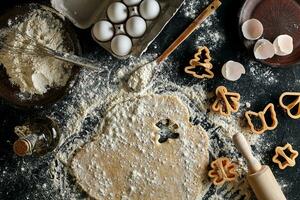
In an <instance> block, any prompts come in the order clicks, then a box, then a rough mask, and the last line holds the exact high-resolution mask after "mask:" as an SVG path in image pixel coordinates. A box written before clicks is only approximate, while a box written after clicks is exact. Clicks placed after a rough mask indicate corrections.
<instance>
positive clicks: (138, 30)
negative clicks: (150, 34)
mask: <svg viewBox="0 0 300 200" xmlns="http://www.w3.org/2000/svg"><path fill="white" fill-rule="evenodd" d="M146 27H147V25H146V22H145V20H144V19H143V18H141V17H139V16H133V17H131V18H129V19H128V20H127V22H126V32H127V33H128V35H129V36H131V37H134V38H137V37H141V36H143V35H144V33H145V31H146Z"/></svg>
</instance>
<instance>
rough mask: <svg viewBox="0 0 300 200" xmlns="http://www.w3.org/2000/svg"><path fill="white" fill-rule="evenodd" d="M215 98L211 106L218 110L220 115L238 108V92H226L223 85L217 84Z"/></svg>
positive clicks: (228, 113) (227, 113)
mask: <svg viewBox="0 0 300 200" xmlns="http://www.w3.org/2000/svg"><path fill="white" fill-rule="evenodd" d="M216 96H217V97H216V100H215V101H214V103H213V104H212V106H211V109H212V110H213V111H214V112H218V113H220V114H221V115H224V116H229V115H231V113H233V112H237V111H238V110H239V101H240V98H241V96H240V94H239V93H235V92H228V90H227V88H226V87H224V86H219V87H218V88H217V89H216Z"/></svg>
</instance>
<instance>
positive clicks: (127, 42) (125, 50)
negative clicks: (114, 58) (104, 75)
mask: <svg viewBox="0 0 300 200" xmlns="http://www.w3.org/2000/svg"><path fill="white" fill-rule="evenodd" d="M131 48H132V42H131V39H130V38H129V37H128V36H126V35H117V36H115V37H114V38H113V39H112V41H111V50H112V51H113V53H114V54H116V55H118V56H126V55H128V54H129V53H130V51H131Z"/></svg>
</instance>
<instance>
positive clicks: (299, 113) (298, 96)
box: [279, 92, 300, 119]
mask: <svg viewBox="0 0 300 200" xmlns="http://www.w3.org/2000/svg"><path fill="white" fill-rule="evenodd" d="M284 98H295V100H294V101H292V102H291V103H289V104H288V105H286V104H285V103H284V102H283V101H284ZM279 105H280V106H281V107H282V108H283V109H285V110H286V112H287V114H288V116H290V117H291V118H293V119H299V118H300V92H284V93H283V94H282V95H281V96H280V98H279ZM292 110H293V111H295V112H292Z"/></svg>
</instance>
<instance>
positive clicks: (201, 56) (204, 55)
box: [184, 46, 214, 79]
mask: <svg viewBox="0 0 300 200" xmlns="http://www.w3.org/2000/svg"><path fill="white" fill-rule="evenodd" d="M210 61H211V56H210V51H209V49H208V48H207V47H206V46H202V47H198V50H197V53H196V54H195V55H194V58H193V59H191V60H190V62H189V63H190V65H189V66H187V67H185V68H184V71H185V73H187V74H190V75H192V76H193V77H195V78H199V79H203V78H208V79H211V78H213V77H214V73H213V72H212V71H211V69H212V68H213V65H212V64H211V62H210ZM197 68H203V70H204V73H202V74H198V73H197V72H196V71H195V69H197Z"/></svg>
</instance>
